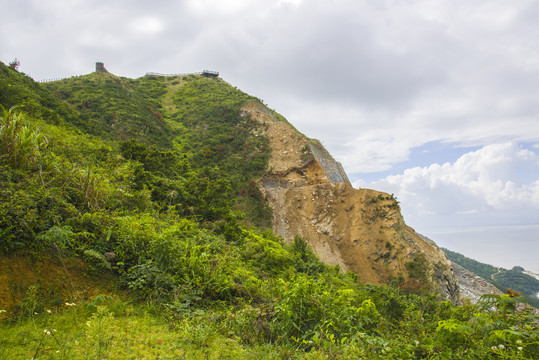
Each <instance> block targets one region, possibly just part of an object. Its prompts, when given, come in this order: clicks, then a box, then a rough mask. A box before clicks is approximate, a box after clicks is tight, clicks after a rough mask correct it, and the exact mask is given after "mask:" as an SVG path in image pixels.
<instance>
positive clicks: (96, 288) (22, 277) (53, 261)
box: [0, 255, 114, 320]
mask: <svg viewBox="0 0 539 360" xmlns="http://www.w3.org/2000/svg"><path fill="white" fill-rule="evenodd" d="M113 289H114V281H113V279H112V274H103V273H99V274H98V273H95V272H93V271H90V269H89V267H88V265H87V264H86V263H85V262H84V261H82V260H81V259H77V258H73V259H63V261H61V260H60V258H59V257H57V256H47V257H42V258H41V259H39V260H36V259H31V258H30V257H27V256H20V255H18V256H10V257H6V256H0V310H5V311H2V312H0V320H3V319H6V318H9V317H12V316H14V315H17V314H20V313H21V312H39V311H41V310H42V309H44V308H45V307H47V308H50V307H55V306H60V305H63V304H65V303H66V302H78V301H82V300H87V299H89V298H92V297H94V296H96V295H97V294H100V293H109V292H111V291H112V290H113Z"/></svg>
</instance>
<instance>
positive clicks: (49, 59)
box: [0, 0, 539, 273]
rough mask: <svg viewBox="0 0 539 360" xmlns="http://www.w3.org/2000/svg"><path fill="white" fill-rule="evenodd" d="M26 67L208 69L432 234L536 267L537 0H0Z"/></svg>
mask: <svg viewBox="0 0 539 360" xmlns="http://www.w3.org/2000/svg"><path fill="white" fill-rule="evenodd" d="M0 8H1V9H2V12H3V14H4V16H3V17H2V22H0V41H1V44H2V46H1V49H0V60H1V61H3V62H4V63H8V62H10V61H11V60H13V59H14V58H18V59H19V60H20V61H21V68H20V70H21V71H23V72H25V73H27V74H29V75H30V76H32V77H33V78H34V79H36V80H39V79H49V78H56V77H67V76H72V75H80V74H86V73H90V72H92V71H93V69H94V63H95V61H103V62H104V63H105V66H106V67H107V69H108V70H109V71H110V72H112V73H114V74H116V75H120V76H127V77H131V78H136V77H140V76H143V75H144V74H145V73H146V72H150V71H154V72H160V73H187V72H197V71H201V70H204V69H209V70H216V71H219V72H220V73H221V77H222V78H223V79H224V80H226V81H228V82H229V83H231V84H232V85H234V86H237V87H238V88H240V89H242V90H244V91H246V92H248V93H250V94H252V95H255V96H257V97H259V98H261V99H262V100H263V101H264V102H265V103H266V104H267V105H268V106H270V107H271V108H274V109H276V110H277V111H278V112H280V113H281V114H283V115H284V116H285V117H286V118H287V119H288V120H289V121H290V122H292V123H293V124H294V125H295V126H296V127H297V128H298V129H299V130H301V131H302V132H303V133H305V134H306V135H307V136H309V137H314V138H318V139H320V140H321V141H322V143H323V144H324V145H325V146H326V147H327V148H328V150H329V151H330V152H331V153H332V154H333V155H334V156H335V158H336V159H337V160H339V161H340V162H342V163H343V165H344V167H345V169H346V170H347V172H348V174H349V177H350V179H351V180H352V182H354V185H355V186H357V187H369V188H375V189H378V190H383V191H386V192H389V193H393V194H395V195H396V196H397V198H398V199H399V201H400V202H401V207H402V210H403V214H404V217H405V220H406V221H407V223H408V224H410V225H411V226H412V227H414V228H415V229H416V230H417V231H418V232H420V233H422V234H424V235H426V236H428V237H430V238H432V239H433V240H435V241H436V242H438V243H439V244H440V245H442V246H445V247H448V248H450V249H452V250H456V251H459V252H461V253H464V254H465V255H468V256H471V257H474V258H476V259H478V260H481V261H484V262H489V263H492V264H495V265H502V266H505V267H512V266H514V265H517V264H519V265H522V266H524V267H526V268H528V269H529V270H533V271H536V272H538V273H539V115H538V114H539V113H538V110H539V25H538V21H537V20H538V19H539V0H511V1H507V0H474V1H468V0H408V1H397V0H325V1H322V0H185V1H180V0H176V1H167V0H165V1H160V0H157V1H147V0H144V1H142V0H129V1H127V0H124V1H122V0H119V1H110V0H107V1H104V0H85V1H80V0H71V1H65V0H17V1H13V0H11V1H8V0H0Z"/></svg>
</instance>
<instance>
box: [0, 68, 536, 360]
mask: <svg viewBox="0 0 539 360" xmlns="http://www.w3.org/2000/svg"><path fill="white" fill-rule="evenodd" d="M0 75H1V78H0V104H1V105H2V108H1V109H0V110H1V116H0V120H1V123H0V359H18V358H35V359H83V358H112V357H113V356H114V358H120V359H129V358H154V357H156V356H159V357H161V358H169V357H171V356H173V357H176V358H188V359H191V358H193V359H198V358H216V359H217V358H231V359H239V358H246V359H247V358H267V359H274V358H290V359H293V358H298V359H299V358H305V359H326V358H345V359H355V358H373V359H387V358H395V359H398V358H432V357H434V356H438V357H441V358H448V359H449V358H470V359H474V358H498V357H499V356H502V355H507V356H505V357H508V356H509V357H511V356H514V357H515V358H517V357H518V358H534V357H536V356H537V355H538V354H539V342H538V341H539V339H538V338H537V331H536V328H537V318H536V317H535V315H533V314H532V313H529V312H528V311H527V310H526V311H524V312H523V311H520V310H519V311H517V310H516V309H517V307H516V305H517V304H518V303H519V301H520V300H519V299H518V298H512V297H510V296H509V295H503V296H492V297H488V298H485V299H484V300H482V301H481V302H480V303H479V305H474V306H456V305H455V304H453V303H452V302H451V301H440V300H442V299H446V300H452V301H454V302H457V300H458V292H457V291H456V289H457V288H456V281H455V279H454V274H453V273H452V271H451V268H450V265H449V263H448V261H447V259H446V258H445V256H443V254H442V253H441V251H440V250H439V249H438V248H437V247H436V246H435V244H433V243H432V242H430V241H428V240H427V239H424V238H423V237H421V236H420V235H418V234H417V233H415V231H414V230H413V229H411V228H409V227H407V226H406V224H405V223H404V221H403V219H402V216H401V214H400V209H399V205H398V203H397V202H396V200H395V199H394V198H393V197H392V196H390V195H388V194H384V193H380V192H377V191H375V190H367V189H361V190H356V189H353V188H352V187H351V186H350V184H349V182H348V179H347V177H346V174H345V173H344V171H343V169H342V166H340V164H338V163H337V162H336V161H335V160H334V159H333V158H332V157H331V155H329V154H328V153H327V151H326V150H325V149H323V147H322V146H321V145H320V143H319V142H317V141H316V140H312V139H309V138H307V137H306V136H305V135H303V134H301V133H299V132H297V131H296V130H295V129H294V128H293V127H292V126H291V125H290V124H289V123H288V122H287V121H286V119H284V118H283V117H282V116H281V115H279V114H278V113H276V112H274V111H272V110H270V109H268V108H267V107H266V106H265V105H263V103H262V102H261V101H260V100H258V99H256V98H254V97H252V96H250V95H247V94H245V93H243V92H241V91H240V90H238V89H236V88H234V87H233V86H231V85H229V84H227V83H226V82H225V81H223V80H222V79H219V78H205V77H203V76H200V75H185V76H173V77H164V76H145V77H142V78H139V79H127V78H121V77H117V76H115V75H112V74H109V73H106V72H96V73H92V74H89V75H83V76H79V77H74V78H71V79H65V80H61V81H57V82H51V83H46V84H42V85H39V84H36V83H35V82H33V81H32V80H31V79H29V78H28V77H27V76H25V75H24V74H21V73H18V72H16V71H14V70H13V69H10V68H8V67H7V66H5V65H4V64H1V63H0ZM13 105H16V106H18V107H15V108H13V107H12V106H13ZM320 259H321V260H322V261H320Z"/></svg>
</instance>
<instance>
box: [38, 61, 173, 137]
mask: <svg viewBox="0 0 539 360" xmlns="http://www.w3.org/2000/svg"><path fill="white" fill-rule="evenodd" d="M132 82H133V81H130V80H128V79H124V78H119V77H117V76H114V75H112V74H110V73H107V72H95V73H92V74H89V75H85V76H79V77H76V78H72V79H69V80H61V81H54V82H49V83H45V84H44V87H45V88H47V89H49V90H51V91H52V92H53V93H54V94H56V96H57V97H58V99H60V100H62V101H64V102H65V103H67V104H69V105H70V106H71V107H73V108H74V109H76V110H77V111H78V114H80V115H79V119H78V120H76V125H77V126H78V127H79V128H80V129H82V130H84V131H85V132H88V133H90V134H93V135H97V136H99V137H101V138H105V139H117V140H128V139H131V138H136V139H139V140H140V141H143V142H146V143H154V144H158V145H160V146H162V147H169V146H170V145H171V142H170V140H171V136H170V134H171V129H170V127H169V126H168V125H167V124H166V122H165V121H164V119H163V117H162V115H161V112H160V105H159V102H158V98H156V97H151V96H150V97H147V95H148V93H147V92H141V91H137V89H136V88H135V89H134V88H132V87H131V83H132ZM163 91H164V90H163Z"/></svg>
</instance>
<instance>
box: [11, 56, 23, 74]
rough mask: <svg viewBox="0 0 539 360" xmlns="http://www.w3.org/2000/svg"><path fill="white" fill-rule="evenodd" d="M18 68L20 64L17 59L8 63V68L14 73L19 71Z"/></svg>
mask: <svg viewBox="0 0 539 360" xmlns="http://www.w3.org/2000/svg"><path fill="white" fill-rule="evenodd" d="M19 66H21V62H20V61H19V60H17V58H15V60H13V61H12V62H10V63H9V67H10V68H11V69H12V70H15V71H19Z"/></svg>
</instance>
